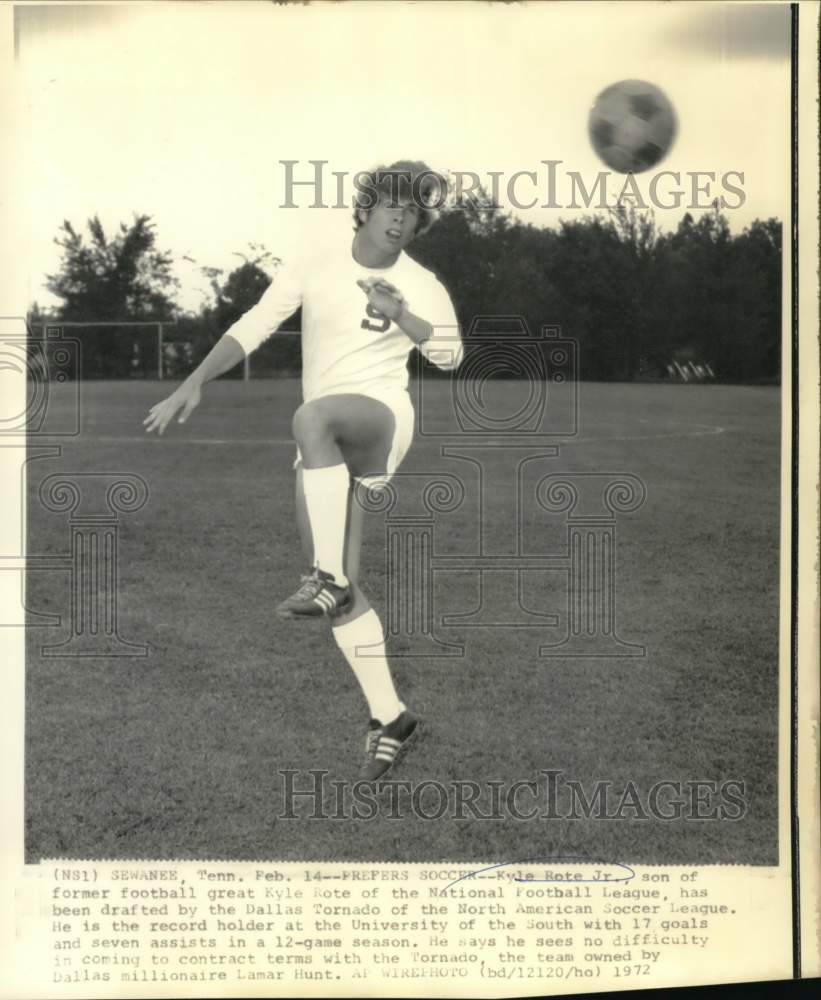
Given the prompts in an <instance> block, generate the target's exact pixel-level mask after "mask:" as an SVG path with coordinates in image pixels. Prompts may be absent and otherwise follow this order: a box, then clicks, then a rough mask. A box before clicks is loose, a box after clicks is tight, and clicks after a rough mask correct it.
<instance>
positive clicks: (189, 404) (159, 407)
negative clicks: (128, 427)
mask: <svg viewBox="0 0 821 1000" xmlns="http://www.w3.org/2000/svg"><path fill="white" fill-rule="evenodd" d="M199 401H200V387H199V386H198V385H197V384H196V383H195V382H194V383H191V382H183V383H182V385H180V386H178V387H177V388H176V389H175V390H174V392H172V393H171V395H170V396H168V397H167V398H166V399H163V400H162V401H161V402H159V403H155V404H154V406H152V407H151V409H150V410H149V411H148V416H147V417H146V418H145V420H143V427H145V429H146V432H147V433H149V434H150V433H151V432H152V431H157V433H158V434H162V433H163V431H165V428H166V427H167V426H168V425H169V424H170V423H171V421H172V420H173V419H174V415H175V414H176V413H179V414H180V415H179V417H178V418H177V423H180V424H184V423H185V421H186V420H187V419H188V418H189V416H190V415H191V412H192V411H193V409H194V407H195V406H197V405H199Z"/></svg>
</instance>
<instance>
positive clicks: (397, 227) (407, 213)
mask: <svg viewBox="0 0 821 1000" xmlns="http://www.w3.org/2000/svg"><path fill="white" fill-rule="evenodd" d="M418 224H419V208H418V206H417V205H415V204H414V203H413V201H411V200H406V199H401V200H394V199H392V198H390V197H384V198H380V199H379V201H378V202H377V203H376V205H375V206H374V207H373V208H372V209H371V210H370V212H369V213H368V217H367V219H366V220H365V223H364V225H363V227H362V228H363V229H364V231H365V233H366V235H367V237H368V239H370V240H371V242H373V244H374V245H375V246H377V247H379V249H380V250H383V251H387V252H389V253H399V251H400V250H402V249H403V248H404V247H406V246H407V245H408V244H409V243H410V241H411V240H412V239H413V237H414V235H415V234H416V227H417V226H418Z"/></svg>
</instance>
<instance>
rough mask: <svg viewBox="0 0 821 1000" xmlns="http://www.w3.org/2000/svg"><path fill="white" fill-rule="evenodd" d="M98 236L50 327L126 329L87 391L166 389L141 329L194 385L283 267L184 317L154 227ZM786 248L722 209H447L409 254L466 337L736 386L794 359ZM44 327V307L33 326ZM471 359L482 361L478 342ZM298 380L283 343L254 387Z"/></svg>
mask: <svg viewBox="0 0 821 1000" xmlns="http://www.w3.org/2000/svg"><path fill="white" fill-rule="evenodd" d="M87 229H88V232H87V235H83V234H81V233H80V232H78V231H77V230H76V229H75V228H74V227H73V226H72V224H71V223H70V222H68V221H66V222H65V223H64V224H63V226H62V228H61V230H60V233H59V234H58V236H57V238H56V242H57V243H58V245H59V246H60V248H61V260H60V266H59V269H58V271H57V272H56V273H55V274H53V275H49V276H48V278H47V287H48V289H49V291H51V292H52V293H53V294H54V295H55V296H56V297H57V298H58V299H59V300H60V305H59V307H58V308H57V309H56V310H55V311H54V312H53V313H51V314H50V317H49V318H52V319H55V320H63V321H73V322H79V323H86V322H90V321H98V322H99V321H108V320H117V321H118V327H117V328H116V329H115V328H114V327H111V328H107V327H99V328H96V329H95V330H91V331H85V330H84V331H83V340H82V343H83V358H84V362H83V369H84V374H85V376H86V377H93V376H95V375H96V376H105V377H118V376H128V375H132V376H133V375H137V376H148V377H151V376H153V375H154V374H155V372H156V370H157V365H156V361H157V359H156V347H155V346H154V344H155V340H154V339H153V338H152V337H150V336H146V335H145V334H143V335H142V336H140V335H138V328H136V327H134V328H133V329H132V328H130V327H129V326H128V325H127V324H128V322H129V321H131V322H149V321H152V320H164V321H167V322H169V323H170V324H173V325H170V326H168V327H167V329H166V331H165V335H166V338H167V340H166V348H165V350H166V351H167V352H168V357H167V359H166V366H165V367H166V369H172V370H170V371H168V374H171V375H181V374H184V373H185V371H187V370H189V369H190V367H191V365H193V364H196V363H197V362H198V361H199V360H201V358H202V357H204V356H205V354H206V353H207V352H208V350H210V348H211V346H212V345H213V344H214V343H215V342H216V340H217V339H218V338H219V337H220V336H221V335H222V333H223V332H224V331H225V330H226V329H228V327H229V326H231V324H232V323H233V322H234V321H235V320H236V319H238V318H239V316H241V315H242V314H243V313H244V312H245V311H246V310H247V309H249V308H250V307H251V306H252V305H254V304H255V303H256V302H257V301H258V299H259V297H260V296H261V295H262V293H263V292H264V291H265V289H266V288H267V287H268V285H269V283H270V281H271V280H272V278H273V279H274V280H275V275H276V267H277V265H278V263H279V260H278V258H276V257H275V256H274V255H273V254H272V253H270V252H268V251H267V250H265V248H264V247H261V246H259V245H256V244H251V245H250V248H249V249H250V251H251V252H250V254H241V255H239V256H241V257H242V258H243V260H242V263H240V264H238V266H237V267H236V268H234V269H233V270H231V271H230V272H228V273H226V272H225V271H223V270H220V269H218V268H209V267H203V268H201V271H202V273H203V274H204V275H205V277H206V278H207V279H208V282H209V287H210V295H209V299H208V300H207V301H206V302H204V303H203V305H202V306H201V307H200V308H199V310H197V311H194V312H192V311H184V310H182V309H180V308H179V307H178V305H177V303H176V299H175V296H176V295H177V293H178V291H179V283H178V281H177V280H176V278H175V277H174V267H173V265H174V259H173V257H172V255H171V254H170V253H169V252H167V251H163V250H160V249H159V247H158V237H157V232H156V228H155V226H154V225H153V223H152V220H151V219H150V218H149V217H148V216H145V215H137V216H135V217H134V219H133V221H132V222H131V223H130V224H126V223H122V224H121V225H120V227H119V229H118V230H117V231H116V233H114V234H113V235H108V234H106V233H105V232H104V230H103V227H102V225H101V224H100V221H99V219H98V218H96V217H95V218H92V219H91V220H89V222H88V227H87ZM781 239H782V235H781V223H780V221H779V220H777V219H774V218H770V219H766V220H763V221H762V220H755V221H754V222H753V223H752V224H751V225H749V226H748V227H747V228H745V229H744V230H743V232H741V233H739V234H736V235H733V234H732V233H731V232H730V227H729V223H728V220H727V218H726V217H725V216H724V215H723V214H722V213H721V212H720V211H719V209H718V206H717V205H716V206H714V207H713V209H712V211H710V212H708V213H705V214H704V215H702V216H701V217H700V218H699V219H698V220H695V219H694V218H693V217H692V216H691V215H690V214H689V213H687V214H685V215H684V216H683V217H682V218H681V219H680V221H679V222H678V225H677V226H676V228H675V229H674V230H672V231H661V230H660V229H659V227H658V226H657V224H656V221H655V218H654V216H653V214H652V212H650V211H647V210H641V211H640V210H638V209H636V208H635V206H633V205H631V204H630V203H623V204H621V205H619V206H616V207H615V208H613V209H611V210H610V212H609V214H607V215H593V216H585V217H582V218H579V219H575V220H572V221H567V220H565V221H561V222H560V223H559V224H558V225H557V226H556V227H537V226H534V225H531V224H527V223H524V222H522V221H521V220H520V219H517V218H514V217H511V216H510V215H507V214H505V213H503V212H502V211H500V210H499V208H498V206H496V205H493V204H492V203H490V202H489V201H488V200H486V199H484V200H482V199H476V200H473V201H465V202H463V203H461V204H459V205H451V206H449V207H447V208H446V209H445V210H444V211H443V213H442V217H441V219H440V220H439V222H438V223H437V225H435V226H434V227H433V228H432V229H431V230H430V231H429V232H428V233H427V234H425V235H424V236H422V237H420V239H419V240H417V241H416V242H414V243H413V244H412V245H411V247H410V249H409V252H410V254H411V256H413V257H415V258H416V259H417V260H419V262H420V263H422V264H423V265H424V266H426V267H430V268H431V269H432V270H434V271H435V272H436V274H437V275H438V276H439V277H440V279H441V280H442V281H443V282H444V284H445V285H446V287H447V288H448V290H449V292H450V294H451V297H452V299H453V302H454V305H455V307H456V311H457V314H458V316H459V321H460V323H461V325H462V328H463V331H464V332H468V331H469V330H470V328H471V325H472V323H473V322H474V320H475V319H476V318H477V317H494V316H499V317H511V316H520V317H522V319H523V320H524V321H525V322H526V324H527V326H528V328H529V329H530V331H531V332H533V333H538V331H540V329H541V328H542V327H543V326H546V325H548V326H558V327H560V328H561V331H562V335H563V336H565V337H571V338H573V339H575V340H576V341H577V342H578V344H579V359H580V369H581V370H580V375H581V377H582V378H587V379H596V380H611V379H615V380H632V379H641V378H664V377H667V373H668V366H669V365H670V364H671V362H672V361H674V360H677V361H680V362H684V363H687V362H688V361H693V362H695V363H698V364H701V365H710V367H711V370H712V371H713V372H714V373H715V374H716V376H717V377H718V378H719V379H721V380H725V381H772V380H776V379H777V378H778V376H779V365H780V353H781V348H780V345H781V254H782V246H781ZM44 319H45V317H44V316H43V313H42V311H41V310H40V309H39V308H38V307H37V306H36V304H35V306H34V307H33V308H32V311H31V313H30V321H31V322H32V323H33V324H34V325H38V324H40V323H42V322H43V320H44ZM299 323H300V317H299V314H298V313H297V314H296V315H295V316H294V317H292V318H291V320H289V321H288V322H287V323H286V324H285V327H284V328H285V329H288V330H290V331H298V330H299ZM508 329H509V328H508ZM504 336H505V327H504V326H500V328H499V333H498V337H499V339H502V338H503V337H504ZM483 343H485V344H487V343H488V341H487V340H483ZM469 348H470V349H473V350H481V349H483V348H482V344H480V343H479V342H478V341H477V342H476V344H475V345H469ZM152 351H153V357H152ZM299 367H300V354H299V338H298V337H297V336H291V337H282V338H278V337H272V338H270V339H269V341H267V342H266V344H264V345H263V346H262V347H261V348H260V349H259V351H258V352H257V354H256V355H255V356H254V359H253V371H254V374H255V375H256V374H282V373H287V374H295V373H297V372H298V371H299ZM232 374H233V375H237V374H239V373H238V372H234V373H232Z"/></svg>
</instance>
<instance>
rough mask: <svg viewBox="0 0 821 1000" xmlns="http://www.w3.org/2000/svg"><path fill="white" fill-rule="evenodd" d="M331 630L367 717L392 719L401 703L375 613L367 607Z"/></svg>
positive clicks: (397, 712)
mask: <svg viewBox="0 0 821 1000" xmlns="http://www.w3.org/2000/svg"><path fill="white" fill-rule="evenodd" d="M331 631H332V632H333V636H334V639H336V644H337V645H338V646H339V648H340V649H341V650H342V653H343V654H344V656H345V659H346V660H347V661H348V663H349V665H350V667H351V670H353V672H354V674H355V675H356V679H357V680H358V681H359V685H360V687H361V688H362V693H363V694H364V695H365V698H366V700H367V702H368V708H369V709H370V713H371V718H372V719H377V720H378V721H379V722H381V723H382V725H383V726H385V725H387V724H388V723H389V722H393V720H394V719H395V718H396V717H397V715H399V714H400V713H401V712H402V711H404V708H405V706H404V705H403V704H402V702H401V701H400V700H399V698H398V696H397V694H396V688H395V687H394V686H393V678H392V677H391V670H390V667H389V666H388V658H387V656H386V655H385V643H384V641H383V638H382V624H381V622H380V621H379V616H378V615H377V614H376V612H375V611H374V610H373V608H370V609H369V610H368V611H366V612H365V614H364V615H360V616H359V618H355V619H354V620H353V621H352V622H347V623H346V624H345V625H338V626H337V627H336V628H333V629H331Z"/></svg>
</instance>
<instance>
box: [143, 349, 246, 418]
mask: <svg viewBox="0 0 821 1000" xmlns="http://www.w3.org/2000/svg"><path fill="white" fill-rule="evenodd" d="M244 357H245V351H244V350H243V349H242V347H241V346H240V344H239V343H238V342H237V341H236V340H234V338H233V337H231V336H230V335H229V334H224V335H223V336H222V337H220V339H219V340H218V341H217V342H216V344H214V346H213V347H212V348H211V350H210V351H209V352H208V354H207V355H206V356H205V358H204V359H203V361H202V362H201V364H200V365H198V366H197V368H195V369H194V371H193V372H191V374H190V375H189V376H188V378H187V379H186V380H185V381H184V382H182V383H181V384H180V385H179V386H177V388H176V389H175V390H174V391H173V392H172V393H171V395H170V396H168V397H166V398H165V399H163V400H162V401H161V402H159V403H155V404H154V406H152V407H151V409H150V410H149V411H148V416H147V417H146V418H145V420H144V421H143V426H144V427H145V429H146V431H147V432H148V433H149V434H150V433H151V432H152V431H157V433H158V434H162V433H163V431H164V430H165V428H166V427H167V426H168V425H169V423H171V421H172V420H173V419H174V416H175V414H177V413H179V417H178V418H177V422H178V423H180V424H184V423H185V421H186V420H187V419H188V417H189V416H190V415H191V413H192V411H193V410H194V408H195V407H196V406H197V405H198V404H199V401H200V392H201V389H202V387H203V386H204V385H205V384H206V382H210V381H211V380H212V379H215V378H217V376H219V375H222V374H223V372H227V371H229V369H231V368H233V367H234V365H236V364H238V363H239V362H240V361H242V359H243V358H244Z"/></svg>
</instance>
